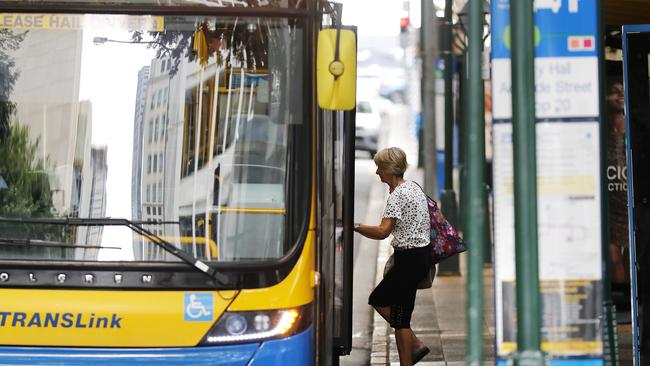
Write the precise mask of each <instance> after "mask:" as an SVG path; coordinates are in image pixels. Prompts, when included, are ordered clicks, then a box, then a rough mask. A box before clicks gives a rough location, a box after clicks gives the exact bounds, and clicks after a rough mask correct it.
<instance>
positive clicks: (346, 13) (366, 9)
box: [341, 0, 402, 38]
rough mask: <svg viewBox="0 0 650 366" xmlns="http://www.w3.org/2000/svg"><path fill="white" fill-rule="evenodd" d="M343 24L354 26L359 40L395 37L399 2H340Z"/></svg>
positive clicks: (374, 0)
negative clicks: (372, 37) (374, 37)
mask: <svg viewBox="0 0 650 366" xmlns="http://www.w3.org/2000/svg"><path fill="white" fill-rule="evenodd" d="M341 2H342V3H343V23H344V24H346V25H356V26H357V27H358V33H359V38H363V37H369V36H392V35H394V36H397V35H398V34H399V19H400V14H402V1H400V0H341Z"/></svg>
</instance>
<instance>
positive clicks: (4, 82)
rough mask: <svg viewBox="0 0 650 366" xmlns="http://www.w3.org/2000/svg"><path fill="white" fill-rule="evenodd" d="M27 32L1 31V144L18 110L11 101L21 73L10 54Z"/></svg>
mask: <svg viewBox="0 0 650 366" xmlns="http://www.w3.org/2000/svg"><path fill="white" fill-rule="evenodd" d="M26 35H27V32H22V33H15V32H14V31H12V30H10V29H0V143H1V142H2V141H3V140H4V139H6V138H7V137H8V136H9V133H10V132H11V128H10V120H11V116H12V115H13V114H14V112H15V110H16V105H15V104H14V103H12V102H11V100H10V99H9V98H10V96H11V92H12V91H13V88H14V83H15V82H16V79H18V76H19V72H18V71H17V70H16V69H15V66H16V64H15V62H14V60H13V58H12V57H11V56H10V55H9V52H11V51H15V50H17V49H18V48H19V47H20V43H21V42H22V41H23V40H24V39H25V36H26Z"/></svg>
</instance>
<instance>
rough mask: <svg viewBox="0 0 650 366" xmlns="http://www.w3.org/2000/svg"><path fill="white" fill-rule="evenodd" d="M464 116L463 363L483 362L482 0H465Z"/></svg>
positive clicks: (483, 164)
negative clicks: (466, 248) (465, 262)
mask: <svg viewBox="0 0 650 366" xmlns="http://www.w3.org/2000/svg"><path fill="white" fill-rule="evenodd" d="M467 38H468V41H469V42H468V47H467V54H468V67H467V72H468V77H467V79H468V87H469V91H468V95H467V97H468V100H467V105H468V115H467V117H468V119H467V144H468V146H467V153H468V156H467V195H468V201H467V206H468V207H467V209H468V212H467V219H468V223H467V229H466V236H465V239H466V241H467V243H468V245H469V253H468V266H467V267H468V272H467V286H466V288H467V364H468V365H483V250H484V247H485V227H484V225H485V223H486V221H487V220H486V217H485V216H486V214H487V205H486V201H485V186H484V181H485V106H484V90H483V73H482V67H481V64H482V61H483V56H482V55H483V0H469V31H468V34H467Z"/></svg>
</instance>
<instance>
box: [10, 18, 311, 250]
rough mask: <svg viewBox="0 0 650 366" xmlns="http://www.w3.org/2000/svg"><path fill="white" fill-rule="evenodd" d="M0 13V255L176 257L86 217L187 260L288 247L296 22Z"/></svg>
mask: <svg viewBox="0 0 650 366" xmlns="http://www.w3.org/2000/svg"><path fill="white" fill-rule="evenodd" d="M0 18H1V19H2V20H3V23H2V24H0V83H2V84H1V85H2V86H1V87H0V260H14V259H16V260H50V261H52V260H55V261H56V260H61V261H71V260H72V261H120V262H122V261H124V262H132V261H133V262H142V261H145V262H167V261H178V258H177V257H176V256H174V255H171V254H170V253H169V252H168V251H165V250H163V248H161V247H160V246H158V245H156V243H154V240H152V237H149V236H147V235H143V234H142V233H138V232H134V231H131V230H130V229H129V227H126V226H121V225H102V224H101V222H102V220H96V219H99V218H113V219H125V220H129V221H130V222H132V223H134V224H135V225H138V226H140V227H142V228H144V229H146V231H147V232H148V233H151V234H152V235H155V236H157V237H158V238H162V239H163V240H164V241H165V242H168V243H170V244H171V245H174V246H175V247H177V248H179V249H181V250H182V251H184V252H186V253H188V254H190V255H192V256H193V257H196V258H199V259H201V260H207V261H224V262H233V261H234V262H237V261H268V260H274V259H277V258H280V257H283V256H285V255H286V254H287V253H288V252H289V251H290V250H291V248H292V246H293V245H294V243H295V242H296V241H297V235H299V231H300V230H298V229H297V228H298V227H302V225H303V223H304V222H303V221H304V220H306V218H307V217H308V215H307V212H306V209H304V207H306V205H304V204H297V203H296V202H306V200H307V198H306V196H307V190H306V189H305V188H304V187H303V188H300V189H298V188H297V187H296V185H300V184H304V182H306V181H308V180H307V177H305V176H303V177H297V176H296V175H297V174H302V175H305V174H306V172H307V171H309V169H308V164H309V159H308V156H309V154H304V152H303V153H300V152H298V151H295V150H297V149H298V148H296V147H295V146H296V144H295V143H294V142H293V141H296V140H299V141H301V143H300V144H299V145H298V146H303V147H304V146H306V145H304V144H305V142H304V141H309V138H308V137H309V135H308V123H307V121H306V120H305V117H304V116H305V112H306V111H305V110H304V109H303V100H304V98H305V97H304V92H303V90H302V89H303V79H304V77H305V76H304V68H303V62H302V58H303V52H304V43H305V39H304V36H303V25H302V23H301V21H298V20H294V19H287V18H257V17H205V16H165V17H163V16H143V15H138V16H136V15H99V14H85V15H84V14H38V13H30V14H18V13H16V14H12V13H6V14H2V16H1V17H0ZM289 167H291V168H289ZM297 211H303V212H297ZM21 218H22V219H25V220H22V221H21V220H16V219H21ZM28 219H29V220H28ZM58 219H62V220H58ZM72 219H74V220H72ZM84 219H90V220H87V222H84V221H83V220H84ZM39 220H41V221H39ZM62 223H63V224H62ZM75 223H77V224H75Z"/></svg>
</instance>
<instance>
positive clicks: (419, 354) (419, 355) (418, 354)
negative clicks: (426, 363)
mask: <svg viewBox="0 0 650 366" xmlns="http://www.w3.org/2000/svg"><path fill="white" fill-rule="evenodd" d="M429 352H430V350H429V347H427V346H424V347H423V348H422V349H420V350H418V351H415V352H413V355H412V356H411V358H412V359H413V364H414V365H415V364H416V363H418V362H420V361H422V359H423V358H424V356H426V355H427V354H428V353H429Z"/></svg>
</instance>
